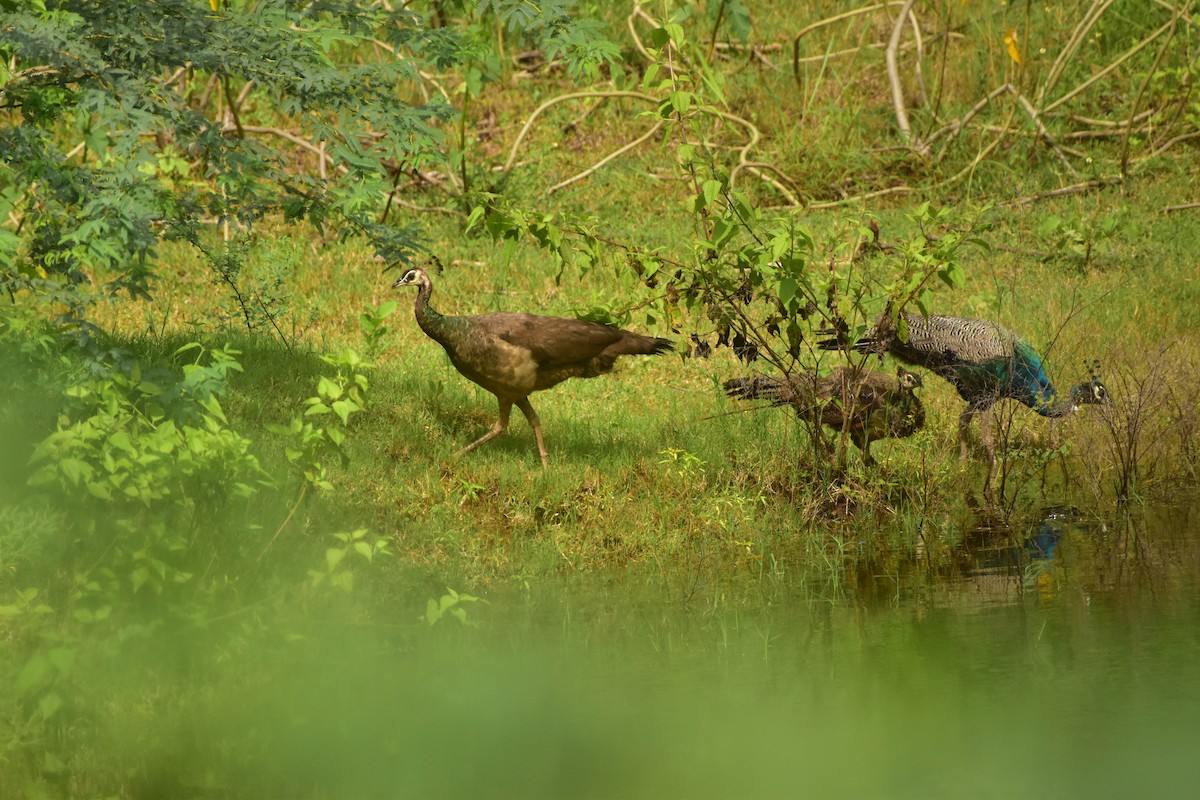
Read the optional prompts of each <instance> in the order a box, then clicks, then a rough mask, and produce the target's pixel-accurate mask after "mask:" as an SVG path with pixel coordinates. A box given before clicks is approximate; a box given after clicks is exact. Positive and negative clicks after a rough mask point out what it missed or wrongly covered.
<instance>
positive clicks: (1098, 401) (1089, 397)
mask: <svg viewBox="0 0 1200 800" xmlns="http://www.w3.org/2000/svg"><path fill="white" fill-rule="evenodd" d="M1088 366H1089V371H1090V372H1091V378H1090V379H1089V380H1088V381H1087V382H1086V383H1081V384H1079V385H1078V386H1076V387H1074V388H1073V389H1071V402H1072V403H1074V404H1075V405H1076V406H1106V405H1108V404H1109V403H1110V402H1112V400H1111V399H1110V398H1109V396H1108V389H1106V388H1105V387H1104V384H1103V383H1101V382H1100V375H1099V370H1100V362H1099V361H1094V362H1092V363H1091V364H1089V365H1088Z"/></svg>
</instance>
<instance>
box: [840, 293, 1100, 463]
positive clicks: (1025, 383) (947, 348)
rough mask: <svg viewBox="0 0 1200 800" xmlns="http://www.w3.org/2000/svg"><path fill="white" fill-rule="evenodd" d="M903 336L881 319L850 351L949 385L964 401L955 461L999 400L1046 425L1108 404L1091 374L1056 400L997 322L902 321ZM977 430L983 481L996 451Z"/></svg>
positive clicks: (1025, 350)
mask: <svg viewBox="0 0 1200 800" xmlns="http://www.w3.org/2000/svg"><path fill="white" fill-rule="evenodd" d="M903 319H904V323H905V327H906V328H907V331H906V335H904V336H902V335H901V334H900V332H899V331H898V330H897V326H896V322H895V319H894V318H893V317H892V315H891V314H885V315H884V316H883V317H881V318H880V320H879V322H878V323H876V325H875V328H874V330H872V331H870V332H869V333H868V334H867V335H866V336H865V337H863V338H862V339H859V340H858V341H857V342H855V343H854V345H853V347H854V349H855V350H859V351H862V352H868V353H881V354H882V353H891V354H892V355H893V356H895V357H896V358H898V359H899V360H900V361H903V362H904V363H906V364H910V365H914V366H919V367H925V368H926V369H929V370H932V371H933V372H935V373H937V374H938V375H941V376H942V377H943V378H945V379H946V380H948V381H950V383H951V384H953V386H954V388H955V389H957V390H958V394H959V396H960V397H962V399H963V400H966V401H967V408H966V410H965V411H963V413H962V416H961V417H960V418H959V423H958V441H959V453H960V456H961V457H962V458H963V459H964V460H965V459H966V458H967V431H968V429H969V427H970V424H971V419H972V418H973V417H975V416H976V415H979V414H985V413H986V412H987V411H988V410H989V409H991V407H992V405H993V404H994V403H995V402H996V401H997V400H1000V399H1003V398H1009V399H1012V400H1016V401H1018V402H1020V403H1023V404H1025V405H1026V406H1029V407H1030V408H1032V409H1033V410H1034V411H1036V412H1037V413H1038V414H1041V415H1042V416H1043V417H1062V416H1066V415H1067V414H1070V413H1072V412H1073V411H1077V410H1078V409H1079V407H1080V406H1081V405H1087V404H1091V405H1099V404H1103V403H1107V402H1108V390H1107V389H1105V388H1104V384H1103V383H1101V382H1100V379H1099V378H1098V377H1097V376H1096V374H1095V372H1093V373H1092V375H1091V378H1090V380H1088V381H1086V382H1085V383H1081V384H1079V385H1078V386H1075V387H1072V389H1071V391H1070V392H1069V393H1068V394H1066V395H1065V396H1064V395H1060V394H1058V393H1057V392H1056V391H1055V389H1054V385H1053V384H1052V383H1050V378H1049V376H1047V375H1046V368H1045V367H1044V366H1043V364H1042V357H1041V356H1040V355H1039V354H1038V352H1037V350H1035V349H1034V348H1033V347H1032V346H1031V345H1030V344H1029V343H1028V342H1026V341H1025V340H1023V339H1022V338H1021V337H1020V336H1017V334H1015V333H1013V332H1012V331H1010V330H1009V329H1008V328H1005V327H1004V326H1003V325H999V324H997V323H995V322H991V321H989V320H983V319H969V318H966V317H947V316H939V315H930V316H922V315H921V314H911V313H909V314H904V317H903ZM819 345H820V347H821V348H822V349H825V350H837V349H841V347H842V344H841V342H840V341H839V340H838V339H836V338H833V339H825V340H822V341H821V342H820V343H819ZM986 423H987V420H986V419H984V420H983V421H982V422H981V425H980V428H981V438H982V440H983V443H984V447H985V448H986V450H987V455H988V481H987V485H990V484H991V478H992V472H993V471H994V469H995V463H996V449H995V443H994V441H993V438H992V431H991V426H990V425H988V424H986Z"/></svg>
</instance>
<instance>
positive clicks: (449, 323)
mask: <svg viewBox="0 0 1200 800" xmlns="http://www.w3.org/2000/svg"><path fill="white" fill-rule="evenodd" d="M400 286H416V287H417V299H416V301H415V302H414V304H413V311H414V314H415V316H416V318H417V324H418V325H420V326H421V330H423V331H425V333H426V335H428V336H429V338H431V339H433V340H435V341H436V342H437V343H438V344H440V345H441V346H442V347H443V348H444V349H445V350H446V354H447V355H448V356H450V362H451V363H452V364H454V368H455V369H457V370H458V371H459V372H460V373H462V374H463V376H465V377H466V378H468V379H469V380H472V381H474V382H475V383H477V384H479V385H480V386H482V387H483V388H484V389H487V390H488V391H489V392H491V393H492V394H494V395H496V399H497V400H498V401H499V403H500V418H499V419H498V420H497V421H496V424H495V425H493V426H492V429H491V430H489V431H488V432H487V433H485V434H484V435H483V436H480V437H479V438H478V439H476V440H475V441H473V442H471V443H470V444H469V445H467V446H466V447H464V448H463V449H462V450H460V451H458V452H457V453H456V454H455V455H462V454H463V453H467V452H470V451H471V450H474V449H475V448H476V447H479V446H480V445H481V444H483V443H484V442H487V441H490V440H491V439H494V438H496V437H497V436H499V435H500V434H501V433H503V432H504V430H505V429H506V428H507V427H508V416H509V413H510V412H511V411H512V407H513V405H516V407H517V408H519V409H521V411H522V413H524V414H525V418H526V419H528V420H529V425H530V427H532V428H533V435H534V437H535V438H536V439H537V447H538V455H539V456H540V457H541V459H542V465H543V466H546V465H547V463H548V460H547V457H546V445H545V443H544V442H543V440H542V425H541V423H540V422H539V421H538V416H537V414H536V413H535V412H534V410H533V406H531V405H530V404H529V395H530V394H531V393H533V392H536V391H540V390H542V389H549V388H550V387H551V386H554V385H555V384H558V383H562V382H563V381H565V380H566V379H567V378H594V377H596V376H597V375H603V374H604V373H605V372H609V371H610V370H612V368H613V365H614V364H615V363H616V360H617V358H618V357H619V356H624V355H654V354H657V353H665V352H668V351H670V350H671V349H673V344H672V343H671V341H670V340H668V339H658V338H655V337H653V336H643V335H641V334H638V333H631V332H629V331H625V330H621V329H620V328H616V327H613V326H611V325H602V324H600V323H598V322H586V321H584V320H577V319H563V318H561V317H541V316H536V315H534V314H514V313H507V312H497V313H494V314H483V315H480V316H470V317H449V316H442V315H441V314H439V313H438V312H436V311H434V310H433V309H432V308H430V307H429V298H430V295H432V294H433V282H432V281H431V280H430V278H429V275H428V274H427V273H426V272H425V270H423V269H420V268H413V269H409V270H408V271H407V272H405V273H404V274H403V275H402V276H400V279H399V280H397V281H396V282H395V283H394V284H392V288H397V287H400Z"/></svg>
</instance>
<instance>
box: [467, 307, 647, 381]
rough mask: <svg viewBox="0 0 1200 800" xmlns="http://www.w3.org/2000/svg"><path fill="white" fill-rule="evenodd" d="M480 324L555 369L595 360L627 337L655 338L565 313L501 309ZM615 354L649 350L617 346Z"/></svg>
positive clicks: (483, 318) (534, 358)
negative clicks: (516, 311)
mask: <svg viewBox="0 0 1200 800" xmlns="http://www.w3.org/2000/svg"><path fill="white" fill-rule="evenodd" d="M478 319H479V325H480V326H481V327H482V328H484V329H485V330H487V332H488V333H491V334H493V335H494V336H497V337H499V338H501V339H503V340H504V341H506V342H508V343H509V344H513V345H516V346H517V347H522V348H524V349H526V350H528V351H529V353H530V355H531V357H532V358H533V360H534V361H535V362H537V365H538V367H540V368H549V369H554V368H557V367H566V366H571V365H574V364H581V363H585V362H588V361H591V360H592V359H593V358H595V357H596V356H599V355H600V354H602V353H604V352H605V351H606V350H608V349H609V348H611V347H613V346H614V345H617V344H618V343H622V344H624V342H625V340H630V339H632V340H641V339H645V340H646V341H647V342H651V343H652V342H654V339H652V338H651V337H649V336H640V335H639V334H635V333H629V332H628V331H623V330H621V329H620V328H614V327H612V326H611V325H602V324H600V323H599V322H586V321H584V320H578V319H564V318H562V317H543V316H538V315H536V314H518V313H511V312H499V313H496V314H487V315H485V316H482V317H479V318H478ZM614 349H615V350H616V352H615V353H614V355H620V354H624V353H637V352H645V351H644V350H639V349H637V348H636V347H634V348H632V349H631V348H626V347H618V348H614Z"/></svg>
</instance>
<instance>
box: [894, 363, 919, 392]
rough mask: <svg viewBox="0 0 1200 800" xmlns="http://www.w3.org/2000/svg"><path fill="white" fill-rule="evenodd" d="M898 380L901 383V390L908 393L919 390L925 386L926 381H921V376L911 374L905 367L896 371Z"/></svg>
mask: <svg viewBox="0 0 1200 800" xmlns="http://www.w3.org/2000/svg"><path fill="white" fill-rule="evenodd" d="M896 380H898V381H899V382H900V388H901V389H904V390H905V391H907V392H911V391H912V390H913V389H919V388H921V387H923V386H924V385H925V381H923V380H921V376H920V375H918V374H917V373H915V372H909V371H908V370H906V369H905V368H904V367H898V368H897V369H896Z"/></svg>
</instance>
